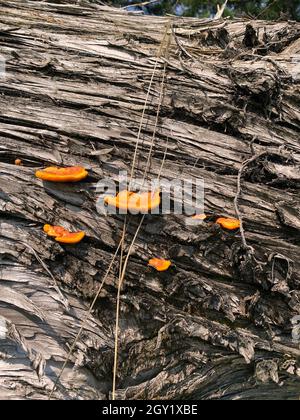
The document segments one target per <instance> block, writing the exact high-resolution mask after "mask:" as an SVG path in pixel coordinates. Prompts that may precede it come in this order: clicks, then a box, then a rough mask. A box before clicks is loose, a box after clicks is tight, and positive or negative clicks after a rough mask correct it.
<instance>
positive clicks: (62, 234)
mask: <svg viewBox="0 0 300 420" xmlns="http://www.w3.org/2000/svg"><path fill="white" fill-rule="evenodd" d="M44 232H45V233H46V234H47V235H48V236H51V237H52V238H55V240H56V241H57V242H60V243H62V244H78V243H79V242H81V241H82V239H83V238H84V237H85V232H82V231H81V232H74V233H72V232H70V231H68V230H67V229H65V228H63V227H62V226H51V225H45V226H44Z"/></svg>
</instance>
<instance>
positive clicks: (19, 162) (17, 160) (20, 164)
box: [15, 159, 23, 166]
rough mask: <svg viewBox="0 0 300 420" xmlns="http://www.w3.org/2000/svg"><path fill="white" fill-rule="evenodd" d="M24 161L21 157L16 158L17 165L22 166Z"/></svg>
mask: <svg viewBox="0 0 300 420" xmlns="http://www.w3.org/2000/svg"><path fill="white" fill-rule="evenodd" d="M22 164H23V162H22V161H21V159H16V160H15V165H17V166H22Z"/></svg>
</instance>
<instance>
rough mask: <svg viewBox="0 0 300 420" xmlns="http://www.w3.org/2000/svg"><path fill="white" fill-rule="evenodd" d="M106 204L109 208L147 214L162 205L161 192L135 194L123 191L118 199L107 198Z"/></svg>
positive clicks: (118, 195) (105, 199)
mask: <svg viewBox="0 0 300 420" xmlns="http://www.w3.org/2000/svg"><path fill="white" fill-rule="evenodd" d="M104 202H105V204H106V205H108V206H109V207H113V208H117V209H119V210H125V211H129V212H135V213H147V212H148V211H151V210H155V209H156V208H157V207H159V205H160V192H159V191H155V192H145V193H140V194H138V193H134V192H131V191H127V190H125V191H121V192H120V193H119V194H117V196H116V197H111V196H107V197H105V198H104Z"/></svg>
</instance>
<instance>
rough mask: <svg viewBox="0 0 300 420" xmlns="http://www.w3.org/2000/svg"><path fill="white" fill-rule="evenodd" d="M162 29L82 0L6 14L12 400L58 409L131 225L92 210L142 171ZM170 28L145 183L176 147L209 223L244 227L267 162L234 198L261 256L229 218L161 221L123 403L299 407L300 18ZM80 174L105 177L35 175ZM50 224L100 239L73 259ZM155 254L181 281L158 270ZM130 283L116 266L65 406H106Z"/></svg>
mask: <svg viewBox="0 0 300 420" xmlns="http://www.w3.org/2000/svg"><path fill="white" fill-rule="evenodd" d="M66 3H67V4H66ZM167 19H169V18H159V17H150V16H141V15H139V14H133V13H131V14H130V13H126V12H125V11H120V10H117V9H111V8H108V7H105V6H97V5H95V4H94V5H93V4H92V5H88V3H87V2H84V3H82V4H78V2H76V1H73V2H72V1H69V2H58V1H57V2H52V3H50V2H49V3H48V2H46V1H27V0H18V1H11V0H7V1H4V0H0V54H1V55H2V56H3V57H5V59H6V62H7V75H6V77H5V78H0V91H1V95H0V171H1V174H0V223H1V224H0V242H1V244H0V279H1V282H0V339H1V341H0V398H1V399H17V398H20V399H45V398H47V394H48V393H49V390H50V389H51V387H52V386H53V381H54V380H55V377H56V375H57V373H58V371H59V368H60V367H61V366H62V363H63V361H64V358H65V357H66V354H67V352H68V348H69V346H70V345H71V344H72V340H73V339H74V337H75V335H76V333H77V331H78V328H79V326H80V322H81V320H82V319H83V317H84V314H85V312H86V310H87V307H88V304H89V302H90V298H92V297H93V296H94V294H95V292H96V290H97V287H98V286H99V284H100V282H101V280H102V278H103V276H104V273H105V270H106V269H107V267H108V265H109V263H110V260H111V258H112V255H113V254H114V252H115V249H116V247H117V244H118V241H119V240H120V237H121V230H122V223H123V219H122V217H116V216H115V217H103V216H100V215H99V214H98V213H97V211H96V206H95V203H96V199H97V194H96V184H97V182H98V181H99V180H100V179H102V178H103V177H111V178H116V176H117V173H118V171H119V170H120V169H127V170H129V169H130V165H131V160H132V155H133V151H134V147H135V142H136V136H137V131H138V127H139V122H140V118H141V112H142V109H143V105H144V101H145V96H146V91H147V87H148V85H149V81H150V78H151V73H152V70H153V66H154V63H155V56H156V52H157V49H158V47H159V43H160V40H161V37H162V34H163V31H164V27H165V24H166V21H167ZM174 32H175V38H174V37H173V38H172V44H171V54H170V58H169V60H168V67H167V76H166V89H165V97H164V102H163V106H162V110H161V118H160V121H159V127H158V132H157V136H156V142H155V148H154V155H153V159H152V165H151V174H150V175H151V176H152V177H155V176H157V174H158V172H159V168H160V164H161V159H162V156H163V153H164V150H165V148H166V142H167V141H168V144H169V146H168V155H167V160H166V164H165V168H164V171H163V176H164V178H168V179H173V178H182V179H183V178H189V177H191V176H194V177H200V178H203V179H204V180H205V186H206V188H205V211H206V213H207V214H210V215H212V216H223V215H224V216H235V209H234V198H235V195H236V192H237V178H238V173H239V171H240V169H241V167H242V166H243V163H244V162H245V161H247V160H248V159H251V158H252V157H253V156H255V155H259V156H260V154H262V155H261V156H260V157H258V158H257V159H256V160H254V161H253V162H252V163H251V164H249V166H247V167H246V168H245V170H244V171H243V174H242V177H241V180H242V189H241V197H240V200H239V203H240V211H241V214H242V216H243V220H244V229H245V238H246V241H247V243H248V245H249V246H251V247H253V249H254V250H255V255H254V256H251V255H250V254H247V253H246V252H245V250H244V249H243V248H242V242H241V237H240V235H239V234H231V233H226V232H224V231H221V230H220V229H219V228H217V227H216V225H214V224H210V223H204V224H203V225H200V226H198V227H195V226H194V227H192V226H191V227H187V226H186V225H185V217H184V216H172V215H169V216H153V217H148V218H147V219H146V223H145V224H144V227H143V229H142V231H141V234H140V235H139V238H138V240H137V243H136V246H135V248H134V252H133V255H132V257H131V261H130V263H129V267H128V273H127V276H126V280H125V286H124V289H123V293H122V304H121V309H122V311H121V325H120V328H121V333H120V355H119V358H120V363H119V370H118V390H117V397H118V398H120V399H123V398H124V399H147V398H148V399H193V398H194V399H231V400H232V399H299V395H300V360H299V359H300V346H299V342H297V340H293V336H294V338H295V323H294V324H293V319H294V320H295V318H294V317H295V316H297V315H298V316H299V314H300V248H299V244H300V241H299V232H300V204H299V203H300V200H299V180H300V166H299V163H300V145H299V117H300V105H299V86H300V85H299V82H300V69H299V66H300V64H299V53H300V24H299V23H295V22H285V21H280V22H265V21H252V20H248V21H245V20H233V21H231V20H215V21H213V20H199V19H191V18H174ZM297 57H298V58H297ZM163 65H164V63H163V60H161V61H160V63H159V71H158V72H157V74H156V76H155V83H154V85H153V88H152V91H151V103H150V105H149V107H148V108H147V117H148V119H147V125H146V126H145V127H144V129H143V136H142V138H143V142H142V148H141V149H140V153H139V157H138V163H139V166H138V167H139V170H140V171H141V173H142V171H143V168H144V167H145V162H146V156H147V151H148V150H149V146H150V143H151V137H152V132H153V126H154V121H155V113H156V108H157V104H158V97H159V86H160V73H161V72H160V70H161V69H162V68H163ZM95 150H96V151H100V152H99V154H97V153H95ZM101 151H102V152H101ZM16 158H20V159H22V161H23V163H24V165H23V166H16V165H14V161H15V159H16ZM76 164H81V165H83V166H85V167H86V168H87V169H88V170H89V171H90V177H89V178H88V179H87V180H86V181H84V182H82V183H80V184H76V185H60V186H57V185H53V184H51V185H50V184H47V183H43V182H41V181H40V180H38V179H36V178H35V177H34V171H35V170H36V168H40V167H44V166H46V165H76ZM46 222H48V223H55V224H59V225H64V226H66V227H74V226H76V228H78V229H83V230H85V231H86V232H87V239H86V240H85V241H84V242H83V243H82V244H81V245H80V246H76V247H71V246H61V245H59V244H57V243H54V242H53V241H52V240H50V239H46V238H45V236H44V234H43V232H42V226H43V224H44V223H46ZM138 222H139V218H138V217H135V218H133V219H132V222H131V225H130V234H129V235H128V237H127V246H128V245H129V242H130V239H131V238H132V234H133V233H134V230H135V228H136V226H137V224H138ZM151 256H163V257H168V258H171V259H172V261H173V263H174V267H173V268H172V270H171V271H169V272H167V273H163V274H156V273H154V272H153V271H151V270H149V268H148V267H147V260H148V259H149V257H151ZM37 257H38V258H40V259H42V261H44V263H45V264H47V266H48V267H49V269H50V270H51V272H52V273H53V275H54V276H55V278H56V280H57V282H58V284H59V286H60V288H61V290H62V291H63V294H64V296H65V298H66V299H67V301H68V303H69V306H70V307H69V309H68V308H67V307H66V305H65V302H64V300H63V299H62V297H61V296H60V295H59V293H58V291H57V289H55V288H54V287H53V279H52V278H51V277H50V276H49V273H47V271H46V270H45V269H44V268H43V266H42V265H41V263H40V262H39V261H38V259H37ZM117 275H118V266H117V265H116V266H115V268H114V270H113V272H112V274H111V275H110V276H109V279H108V281H107V284H106V285H105V288H104V291H103V293H102V294H101V297H100V299H99V301H98V303H97V308H96V310H95V311H94V313H93V317H92V318H91V319H90V320H89V322H88V324H87V326H86V328H85V329H84V333H83V335H82V337H81V340H80V342H79V343H78V345H77V347H76V352H75V355H74V356H73V357H72V358H71V361H70V363H69V364H68V367H67V369H66V370H65V372H64V374H63V376H62V380H61V382H60V384H59V389H58V390H57V391H56V392H55V394H54V397H55V398H58V399H63V398H64V399H73V398H80V399H94V398H98V399H106V398H109V397H110V391H111V386H112V363H113V339H114V322H115V306H116V282H117ZM293 332H294V334H292V333H293ZM296 332H297V331H296ZM296 335H297V334H296ZM74 365H76V368H75V369H73V367H74Z"/></svg>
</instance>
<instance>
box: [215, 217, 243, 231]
mask: <svg viewBox="0 0 300 420" xmlns="http://www.w3.org/2000/svg"><path fill="white" fill-rule="evenodd" d="M216 223H217V224H218V225H220V226H222V228H224V229H227V230H237V229H239V228H240V227H241V222H240V221H239V220H238V219H232V218H226V217H219V218H218V219H217V220H216Z"/></svg>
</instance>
